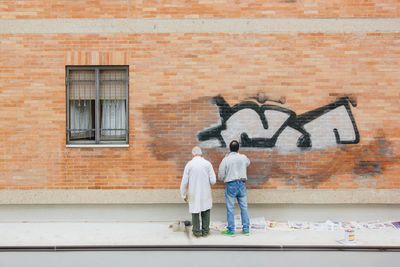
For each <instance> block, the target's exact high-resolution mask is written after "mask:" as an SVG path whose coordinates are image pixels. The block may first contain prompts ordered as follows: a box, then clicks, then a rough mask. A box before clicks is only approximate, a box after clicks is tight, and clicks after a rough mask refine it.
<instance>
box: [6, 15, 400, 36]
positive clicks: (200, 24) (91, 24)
mask: <svg viewBox="0 0 400 267" xmlns="http://www.w3.org/2000/svg"><path fill="white" fill-rule="evenodd" d="M353 32H354V33H363V32H364V33H367V32H400V19H398V18H388V19H381V18H378V19H377V18H371V19H355V18H354V19H3V20H0V34H57V33H58V34H61V33H76V34H87V33H99V34H103V33H104V34H107V33H261V34H267V33H285V34H288V33H353Z"/></svg>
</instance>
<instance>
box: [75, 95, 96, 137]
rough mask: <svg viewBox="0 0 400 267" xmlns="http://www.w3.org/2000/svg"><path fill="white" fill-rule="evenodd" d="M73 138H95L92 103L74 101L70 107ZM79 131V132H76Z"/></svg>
mask: <svg viewBox="0 0 400 267" xmlns="http://www.w3.org/2000/svg"><path fill="white" fill-rule="evenodd" d="M70 110H71V113H70V123H71V125H70V128H71V130H72V131H71V138H72V139H81V138H90V137H93V136H94V132H93V131H91V130H92V101H90V100H72V101H71V106H70ZM74 130H78V131H74Z"/></svg>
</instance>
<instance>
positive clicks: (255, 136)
mask: <svg viewBox="0 0 400 267" xmlns="http://www.w3.org/2000/svg"><path fill="white" fill-rule="evenodd" d="M213 100H214V102H215V104H216V105H217V107H218V109H219V116H220V119H221V123H220V124H219V125H217V126H215V127H212V128H208V129H204V130H203V131H201V132H200V133H199V134H198V139H199V141H202V145H203V146H208V147H215V146H221V147H226V145H227V144H229V143H230V141H232V140H239V141H240V143H241V145H242V147H261V148H272V147H276V148H279V149H282V150H293V149H299V148H301V149H305V148H311V147H312V148H317V149H323V148H327V147H331V146H335V145H337V144H357V143H358V142H359V141H360V135H359V132H358V129H357V125H356V123H355V120H354V117H353V114H352V112H351V106H350V105H352V106H353V107H355V106H356V103H355V101H352V100H351V99H350V98H348V97H341V98H339V99H337V100H336V101H335V102H333V103H330V104H328V105H325V106H323V107H320V108H317V109H315V110H312V111H309V112H306V113H304V114H301V115H297V114H296V113H295V112H293V111H292V110H289V109H286V108H284V107H282V106H278V105H273V104H263V105H260V104H259V103H257V102H256V101H244V102H241V103H239V104H237V105H234V106H232V107H231V106H230V105H229V104H228V103H227V102H226V101H225V99H224V98H223V97H222V96H216V97H214V98H213ZM258 102H260V101H258Z"/></svg>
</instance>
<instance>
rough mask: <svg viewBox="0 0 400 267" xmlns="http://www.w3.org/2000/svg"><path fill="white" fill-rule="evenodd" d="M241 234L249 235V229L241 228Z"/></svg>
mask: <svg viewBox="0 0 400 267" xmlns="http://www.w3.org/2000/svg"><path fill="white" fill-rule="evenodd" d="M242 234H244V235H245V236H249V235H250V231H249V230H243V231H242Z"/></svg>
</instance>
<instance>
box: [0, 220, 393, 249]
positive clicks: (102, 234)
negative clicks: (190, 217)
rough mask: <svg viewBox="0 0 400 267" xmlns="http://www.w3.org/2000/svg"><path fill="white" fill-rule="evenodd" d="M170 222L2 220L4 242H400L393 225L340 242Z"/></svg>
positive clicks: (322, 234)
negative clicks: (206, 232)
mask: <svg viewBox="0 0 400 267" xmlns="http://www.w3.org/2000/svg"><path fill="white" fill-rule="evenodd" d="M171 223H172V222H51V221H49V222H1V223H0V236H1V238H0V246H3V247H4V246H186V245H187V246H197V245H199V246H204V245H210V246H213V245H215V246H354V245H356V246H389V247H391V246H393V247H395V246H400V230H398V229H395V228H392V229H390V228H384V229H376V230H374V229H362V230H356V232H355V234H356V242H355V243H354V244H341V243H339V242H337V241H338V240H342V239H343V238H344V231H343V230H336V231H329V230H324V231H315V230H292V231H279V230H266V231H264V232H263V231H253V232H252V233H251V235H250V236H244V235H241V234H237V235H236V236H234V237H227V236H223V235H221V234H220V233H219V232H218V231H216V230H212V231H211V235H210V236H208V237H206V238H203V237H201V238H195V237H193V236H192V235H191V233H190V234H186V233H184V232H173V231H172V229H171V228H169V225H170V224H171Z"/></svg>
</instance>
